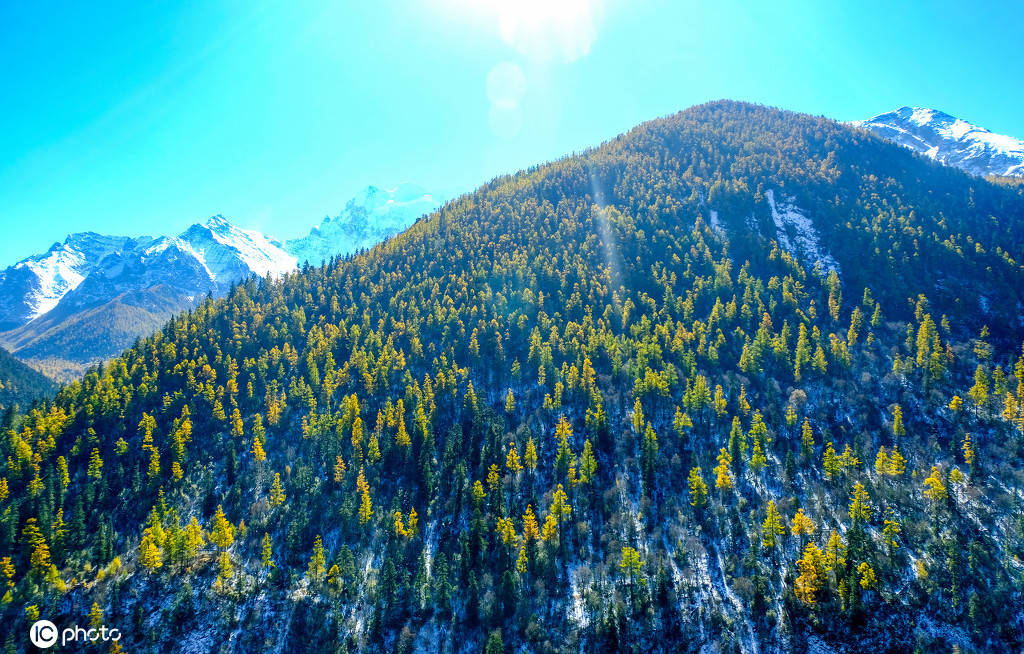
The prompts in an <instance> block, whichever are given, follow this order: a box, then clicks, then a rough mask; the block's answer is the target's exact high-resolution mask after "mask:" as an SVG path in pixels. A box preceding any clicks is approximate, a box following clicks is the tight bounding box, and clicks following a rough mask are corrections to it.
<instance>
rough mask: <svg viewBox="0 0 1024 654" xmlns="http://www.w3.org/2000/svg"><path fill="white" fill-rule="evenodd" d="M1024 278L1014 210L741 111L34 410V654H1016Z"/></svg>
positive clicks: (474, 212)
mask: <svg viewBox="0 0 1024 654" xmlns="http://www.w3.org/2000/svg"><path fill="white" fill-rule="evenodd" d="M783 201H785V203H786V206H787V207H789V208H790V209H791V210H792V212H796V209H794V208H795V207H798V208H799V209H800V210H801V211H802V212H803V213H802V214H801V215H803V216H806V217H807V220H806V221H805V222H803V223H801V222H800V221H796V222H795V224H796V225H797V227H798V228H799V229H797V230H796V231H798V232H800V233H795V232H794V231H793V229H791V227H792V226H790V227H786V226H782V227H780V225H779V223H778V221H777V220H775V218H776V213H778V212H777V211H776V208H777V207H781V206H782V203H783ZM780 211H781V209H780ZM791 222H792V221H791ZM1022 261H1024V187H1021V186H1020V185H1013V184H1002V183H993V182H992V181H987V180H983V179H980V178H973V177H969V176H967V175H965V174H963V173H961V172H958V171H956V170H954V169H951V168H945V167H942V166H939V165H936V164H934V163H932V162H930V161H928V160H926V159H924V158H923V157H920V156H917V155H914V154H913V153H911V152H910V151H908V150H905V149H903V148H900V147H898V146H895V145H892V144H889V143H885V142H883V141H881V140H880V139H878V138H876V137H874V136H871V135H870V134H868V133H867V132H862V131H858V130H854V129H851V128H849V127H846V126H843V125H840V124H837V123H835V122H833V121H830V120H827V119H824V118H814V117H810V116H805V115H799V114H793V113H788V112H783V111H778V110H775V109H769V108H764V107H759V106H753V105H748V104H742V103H734V102H719V103H713V104H708V105H702V106H699V107H694V108H692V109H689V110H687V111H684V112H682V113H679V114H676V115H674V116H671V117H668V118H665V119H661V120H657V121H653V122H650V123H646V124H644V125H641V126H639V127H637V128H636V129H634V130H632V131H631V132H629V133H627V134H625V135H622V136H620V137H618V138H616V139H614V140H612V141H610V142H608V143H605V144H603V145H601V146H600V147H597V148H595V149H593V150H590V151H587V152H584V153H582V154H579V155H577V156H572V157H568V158H566V159H563V160H560V161H557V162H554V163H550V164H545V165H542V166H538V167H536V168H533V169H531V170H527V171H523V172H521V173H519V174H516V175H513V176H509V177H502V178H499V179H496V180H494V181H492V182H491V183H489V184H487V185H486V186H484V187H482V188H480V189H479V190H478V191H476V192H474V193H472V194H468V195H466V196H463V197H461V198H459V199H457V200H454V201H452V202H449V203H448V204H447V205H446V206H444V207H443V208H441V209H440V210H439V211H437V212H435V213H433V214H431V215H429V216H427V217H425V218H423V219H421V220H420V221H418V222H417V223H416V224H415V225H413V227H411V228H410V229H409V230H408V231H406V232H404V233H403V234H401V235H399V236H397V237H395V238H392V239H390V240H388V241H386V242H384V243H382V244H380V245H378V246H377V247H375V248H373V249H372V250H370V251H368V252H363V253H359V254H358V255H355V256H352V257H347V258H344V259H340V260H336V261H332V262H329V263H327V264H326V265H323V266H320V267H310V266H306V267H304V268H303V269H302V270H300V271H298V272H296V273H293V274H287V275H285V276H284V277H283V279H280V280H273V279H269V278H268V279H258V278H257V279H251V280H249V281H246V282H244V283H241V284H239V285H238V286H237V287H236V288H234V289H233V290H232V291H231V293H230V294H229V295H228V296H227V297H226V298H224V299H221V300H209V301H206V302H205V303H203V304H202V305H200V306H199V307H198V308H197V309H196V310H194V311H193V312H191V313H189V314H188V315H182V316H179V317H177V318H175V319H173V320H171V321H170V322H169V323H168V324H167V325H166V326H165V327H164V328H163V329H162V330H161V331H159V332H158V333H156V334H155V335H153V336H152V337H150V338H147V339H144V340H142V341H140V342H138V343H137V344H136V345H135V346H134V347H132V348H131V349H129V350H128V351H127V352H125V353H124V354H123V355H122V356H121V357H119V358H118V359H116V360H114V361H113V362H111V363H110V364H108V365H106V366H104V367H102V368H98V369H94V370H91V371H90V372H88V373H87V374H86V375H85V377H84V379H82V380H81V381H80V382H76V383H72V384H70V385H69V386H67V387H65V388H64V389H63V390H61V391H60V393H59V395H58V396H57V397H56V399H55V400H53V401H52V402H47V403H43V404H40V405H37V406H35V407H33V408H31V409H30V410H26V411H24V412H22V413H19V414H17V415H13V414H8V415H7V416H6V417H5V419H4V423H3V424H2V425H0V461H3V463H2V464H0V556H2V560H0V576H2V577H3V578H2V579H0V583H2V584H5V586H6V588H4V589H0V592H2V593H3V596H2V599H0V602H2V604H0V606H2V609H0V610H2V611H3V620H4V623H5V624H6V625H7V626H8V627H9V628H10V631H9V634H10V635H8V636H7V639H6V643H5V644H6V647H7V648H8V649H9V650H11V651H25V650H24V648H25V647H26V646H27V645H26V641H25V639H24V638H23V637H22V634H24V633H25V632H26V630H27V625H28V624H31V623H32V621H33V620H35V619H36V618H37V617H39V616H42V617H48V618H49V619H51V620H54V621H55V622H58V624H61V622H62V621H63V622H71V623H74V622H76V621H77V622H78V623H80V624H83V625H84V624H87V623H90V622H91V623H93V624H101V623H105V624H107V625H110V626H116V627H119V628H120V629H122V630H123V632H124V633H125V638H124V640H122V641H121V642H120V643H117V644H115V645H114V646H113V648H112V649H111V651H114V652H116V651H121V650H122V649H123V651H132V652H135V651H152V652H158V651H159V652H163V651H197V652H198V651H223V652H248V651H261V650H271V651H309V647H310V646H311V644H312V643H315V644H316V649H317V651H326V652H357V651H363V652H411V651H420V650H421V651H444V652H449V651H451V652H479V651H485V652H487V653H488V654H491V653H495V652H502V651H507V652H513V651H516V652H519V651H537V652H562V651H564V652H570V651H571V652H577V651H698V650H701V649H702V648H703V647H705V646H710V651H723V652H739V651H743V652H762V651H764V652H770V651H797V652H803V651H807V650H808V649H809V648H811V649H814V651H819V652H821V651H826V652H827V651H831V650H830V649H829V648H834V649H835V650H837V651H848V650H850V649H851V648H852V649H853V650H856V651H864V650H869V649H872V650H879V651H914V650H920V651H941V652H949V651H952V650H954V648H958V649H959V650H960V651H1009V650H1018V649H1020V648H1021V646H1022V645H1024V618H1022V615H1024V601H1022V596H1021V592H1022V590H1024V565H1022V562H1021V560H1020V556H1021V555H1022V554H1024V506H1022V504H1024V502H1022V495H1021V488H1022V484H1024V479H1022V465H1021V464H1022V456H1024V351H1022V340H1024V325H1022V323H1021V316H1022V315H1024V311H1022V303H1021V294H1022V293H1024V268H1022V264H1021V262H1022Z"/></svg>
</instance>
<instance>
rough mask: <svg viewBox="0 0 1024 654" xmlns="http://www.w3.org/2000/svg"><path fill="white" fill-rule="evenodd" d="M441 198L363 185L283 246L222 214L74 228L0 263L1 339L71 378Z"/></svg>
mask: <svg viewBox="0 0 1024 654" xmlns="http://www.w3.org/2000/svg"><path fill="white" fill-rule="evenodd" d="M437 205H438V201H437V199H435V197H434V196H432V195H431V194H429V193H427V192H426V191H425V190H424V189H423V188H422V187H419V186H416V185H414V184H401V185H399V186H398V187H396V188H394V189H386V190H382V189H378V188H376V187H374V186H369V187H367V188H366V189H365V190H363V191H362V192H361V193H359V194H358V195H357V196H356V197H354V198H352V199H351V200H350V201H349V202H348V203H347V204H346V206H345V210H344V211H343V212H342V213H341V214H339V215H338V216H337V217H335V218H326V219H324V221H323V223H322V224H321V225H320V226H319V227H314V228H313V229H312V231H311V232H310V234H309V235H307V236H305V237H303V238H300V239H295V240H292V241H289V242H288V243H287V245H285V244H282V243H280V242H278V241H277V240H275V239H273V238H270V237H267V236H264V235H263V234H261V233H259V232H257V231H254V230H248V229H242V228H240V227H237V226H235V225H233V224H232V223H230V222H229V221H228V220H227V219H225V218H224V217H223V216H214V217H213V218H211V219H210V220H209V221H207V222H206V223H205V224H203V225H199V224H196V225H192V226H191V227H189V228H188V229H187V230H185V231H184V232H183V233H182V234H180V235H178V236H176V237H168V236H162V237H156V238H153V237H148V236H143V237H139V238H128V237H123V236H102V235H99V234H95V233H92V232H84V233H79V234H72V235H71V236H69V237H68V238H67V239H66V240H65V241H64V242H63V243H56V244H54V245H53V246H52V247H51V248H50V249H49V250H48V251H47V252H45V253H43V254H41V255H37V256H33V257H29V258H27V259H24V260H23V261H20V262H18V263H16V264H14V265H13V266H11V267H9V268H7V269H6V270H4V271H2V272H0V344H2V345H4V346H5V347H7V348H9V349H11V350H12V351H13V352H15V353H16V354H17V356H18V357H19V358H21V359H22V360H24V361H28V362H29V363H31V364H32V365H33V366H35V367H36V368H38V369H40V370H42V371H44V372H46V373H47V374H48V375H50V376H52V377H53V378H54V379H58V380H61V381H69V380H71V379H74V378H77V377H79V376H80V375H81V373H82V372H83V371H84V370H85V368H87V367H88V366H90V365H93V364H95V363H98V362H101V361H105V360H108V359H110V358H112V357H114V356H116V355H117V354H119V353H120V352H121V351H122V350H124V349H125V348H126V347H128V346H129V345H131V343H132V342H133V341H134V340H135V339H136V338H138V337H140V336H146V335H148V334H152V333H153V332H154V331H156V330H157V329H158V328H159V327H160V326H161V325H163V324H164V323H165V322H166V321H167V320H168V319H169V318H170V317H171V316H173V315H175V314H177V313H180V312H182V311H185V310H187V309H189V308H192V307H194V306H195V304H196V302H197V301H198V300H199V299H201V298H203V297H205V296H206V295H208V294H211V295H214V296H220V295H223V294H224V293H225V292H227V290H228V289H229V288H230V286H231V284H232V283H234V282H237V281H240V280H242V279H244V278H246V277H248V276H250V275H259V276H265V275H267V274H271V275H282V274H284V273H285V272H289V271H291V270H294V269H295V268H296V266H297V263H298V262H300V261H303V262H304V261H308V262H310V263H312V264H315V265H319V264H320V263H321V262H323V261H327V260H330V259H331V258H332V257H335V256H342V255H347V254H351V253H353V252H355V251H357V250H360V249H366V248H369V247H372V246H373V245H375V244H376V243H378V242H380V241H382V240H384V239H385V238H388V237H391V236H393V235H395V234H397V233H398V232H400V231H402V230H403V229H405V228H406V227H408V226H409V225H411V224H412V223H413V222H414V221H415V220H416V219H417V218H419V217H420V216H421V215H423V214H424V213H427V212H428V211H430V210H433V209H435V208H436V207H437Z"/></svg>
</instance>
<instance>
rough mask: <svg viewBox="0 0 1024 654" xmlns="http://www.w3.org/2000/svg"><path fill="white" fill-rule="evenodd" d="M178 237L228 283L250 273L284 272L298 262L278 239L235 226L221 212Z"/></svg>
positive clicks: (218, 278) (217, 277)
mask: <svg viewBox="0 0 1024 654" xmlns="http://www.w3.org/2000/svg"><path fill="white" fill-rule="evenodd" d="M178 239H179V240H180V241H181V242H182V243H184V244H187V246H188V247H189V248H190V249H191V251H192V252H193V253H194V255H195V256H196V258H197V259H199V260H200V261H201V262H202V263H203V265H204V266H205V267H206V269H207V271H209V273H210V278H211V279H213V280H214V281H215V282H218V283H220V284H230V283H231V282H233V281H236V280H238V279H241V278H242V277H246V276H248V275H250V274H253V273H255V274H257V275H260V276H266V275H267V274H268V273H269V274H271V275H274V276H279V275H283V274H284V273H286V272H288V271H290V270H294V269H295V267H296V265H297V263H298V262H297V260H296V259H295V257H293V256H292V255H290V254H288V253H287V252H285V250H284V248H283V245H282V244H281V242H280V241H278V240H277V239H274V238H272V237H267V236H264V235H263V234H261V233H260V232H257V231H254V230H248V229H242V228H241V227H237V226H235V225H233V224H231V223H230V222H228V220H227V219H226V218H224V217H223V216H220V215H217V216H214V217H212V218H210V220H208V221H207V222H206V224H205V225H193V226H191V227H189V228H188V229H187V230H186V231H185V232H184V233H183V234H181V236H179V237H178Z"/></svg>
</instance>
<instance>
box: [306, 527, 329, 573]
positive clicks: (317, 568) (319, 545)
mask: <svg viewBox="0 0 1024 654" xmlns="http://www.w3.org/2000/svg"><path fill="white" fill-rule="evenodd" d="M326 571H327V558H326V557H325V556H324V542H323V539H321V538H320V536H319V535H317V537H316V539H315V540H314V541H313V554H312V556H310V557H309V567H308V568H307V569H306V576H307V577H309V579H310V581H312V582H313V583H320V582H321V581H323V579H324V575H325V574H326Z"/></svg>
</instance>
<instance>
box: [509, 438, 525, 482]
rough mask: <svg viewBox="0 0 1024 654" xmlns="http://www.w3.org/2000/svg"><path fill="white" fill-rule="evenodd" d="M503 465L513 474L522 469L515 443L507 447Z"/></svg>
mask: <svg viewBox="0 0 1024 654" xmlns="http://www.w3.org/2000/svg"><path fill="white" fill-rule="evenodd" d="M505 467H506V468H508V471H509V472H510V473H512V474H513V475H516V474H518V473H520V472H522V471H523V464H522V462H520V460H519V452H518V451H516V444H515V443H512V444H511V445H509V448H508V455H507V456H506V457H505Z"/></svg>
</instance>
